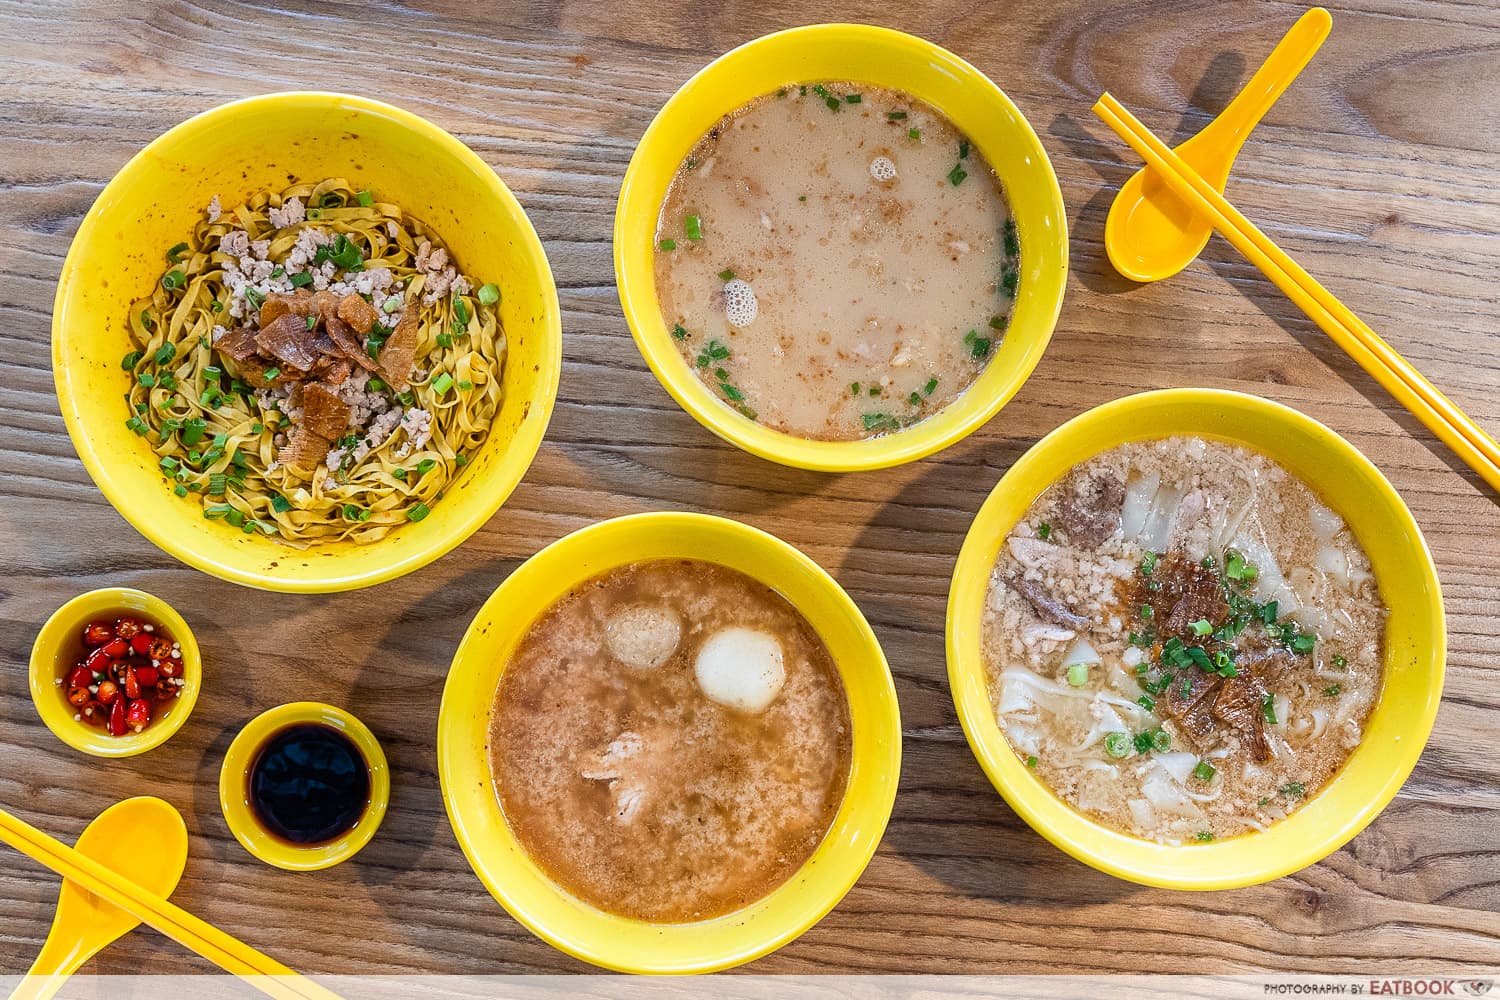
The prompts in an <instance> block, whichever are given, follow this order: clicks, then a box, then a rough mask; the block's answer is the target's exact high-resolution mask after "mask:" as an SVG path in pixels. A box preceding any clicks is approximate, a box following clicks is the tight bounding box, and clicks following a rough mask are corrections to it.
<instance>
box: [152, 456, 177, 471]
mask: <svg viewBox="0 0 1500 1000" xmlns="http://www.w3.org/2000/svg"><path fill="white" fill-rule="evenodd" d="M156 464H157V465H159V466H161V471H163V472H165V473H168V474H170V473H173V472H176V471H177V459H175V458H173V457H172V456H171V455H163V456H162V459H161V461H160V462H157V463H156Z"/></svg>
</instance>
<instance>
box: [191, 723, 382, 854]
mask: <svg viewBox="0 0 1500 1000" xmlns="http://www.w3.org/2000/svg"><path fill="white" fill-rule="evenodd" d="M307 722H311V723H321V724H323V725H325V726H330V727H332V728H334V729H337V730H339V731H340V732H342V733H343V734H344V735H345V736H347V737H349V739H350V740H352V741H353V742H354V745H355V746H356V747H358V748H359V752H360V754H361V755H363V757H364V759H365V763H366V764H367V765H368V766H369V769H370V804H369V805H368V806H367V807H366V808H365V811H364V812H363V813H361V814H360V817H359V821H358V822H357V823H356V824H355V825H354V828H353V829H352V830H350V831H349V832H348V833H346V834H344V835H342V836H340V837H338V838H336V839H334V840H332V841H328V842H326V843H322V844H312V845H309V846H306V847H299V846H296V845H294V844H288V843H285V842H283V841H281V840H279V839H278V838H276V837H274V836H272V835H271V834H270V833H269V832H267V831H266V830H265V828H263V827H262V826H261V825H260V824H259V823H257V822H256V820H255V817H254V815H253V814H252V813H251V811H250V806H249V804H248V803H247V802H246V801H245V793H244V782H245V779H246V777H247V775H248V774H249V771H250V767H251V765H252V764H253V763H254V756H255V754H256V752H257V751H259V750H260V748H261V747H262V746H263V745H264V744H265V742H266V740H268V739H269V738H270V737H271V736H273V735H275V734H276V733H277V732H278V731H279V730H282V729H285V728H287V727H288V726H294V725H297V724H299V723H307ZM390 802H391V771H390V765H389V764H388V763H387V762H386V759H385V751H384V750H383V749H382V748H381V746H380V741H379V740H378V739H376V738H375V734H374V733H372V732H371V731H370V727H369V726H366V725H365V724H364V723H363V722H361V721H360V720H359V719H358V718H356V717H355V716H354V715H353V713H351V712H348V711H346V710H345V709H342V708H339V707H338V706H337V705H328V704H325V703H323V702H318V701H294V702H289V703H288V704H285V705H277V706H276V707H275V708H268V709H266V710H265V711H264V712H262V713H260V714H259V715H257V716H256V717H255V718H253V719H251V720H250V721H249V722H247V723H245V726H244V728H243V729H241V730H240V731H239V732H238V733H236V734H235V737H234V740H233V741H232V742H231V743H230V744H229V749H228V750H226V751H225V753H224V763H223V764H221V765H220V766H219V812H220V813H221V814H222V815H223V817H224V822H225V824H226V825H227V826H228V827H229V832H230V833H232V834H234V839H235V840H237V841H239V842H240V846H241V847H243V848H244V849H245V850H246V851H248V852H249V853H250V855H251V856H252V857H255V858H257V859H259V860H261V861H264V862H265V863H266V864H268V865H271V866H273V867H276V868H280V869H282V870H284V871H292V872H312V871H322V870H323V869H325V868H332V867H333V866H334V865H337V864H342V863H343V862H345V861H348V860H349V859H350V858H352V857H354V856H355V855H356V854H358V853H359V852H360V851H361V850H363V849H364V847H365V845H366V844H368V843H369V842H370V840H371V838H373V837H374V836H375V832H376V831H377V830H379V829H380V824H381V822H382V821H383V820H384V819H385V813H386V809H387V808H388V807H389V806H390Z"/></svg>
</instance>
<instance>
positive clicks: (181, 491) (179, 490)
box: [172, 483, 188, 497]
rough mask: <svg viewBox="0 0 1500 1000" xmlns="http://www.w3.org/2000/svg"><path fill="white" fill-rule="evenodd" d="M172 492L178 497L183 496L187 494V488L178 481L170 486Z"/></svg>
mask: <svg viewBox="0 0 1500 1000" xmlns="http://www.w3.org/2000/svg"><path fill="white" fill-rule="evenodd" d="M172 492H173V493H176V494H177V495H178V496H180V497H185V496H187V495H188V488H187V487H186V486H184V485H182V484H181V483H178V484H177V485H176V486H174V487H172Z"/></svg>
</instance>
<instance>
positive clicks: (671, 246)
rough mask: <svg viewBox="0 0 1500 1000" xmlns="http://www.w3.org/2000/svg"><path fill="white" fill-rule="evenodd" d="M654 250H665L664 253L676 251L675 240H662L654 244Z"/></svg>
mask: <svg viewBox="0 0 1500 1000" xmlns="http://www.w3.org/2000/svg"><path fill="white" fill-rule="evenodd" d="M656 248H657V249H658V250H666V251H672V250H676V249H677V241H676V240H662V241H661V242H660V243H658V244H656Z"/></svg>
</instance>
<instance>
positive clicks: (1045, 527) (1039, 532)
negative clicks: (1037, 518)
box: [1036, 521, 1052, 542]
mask: <svg viewBox="0 0 1500 1000" xmlns="http://www.w3.org/2000/svg"><path fill="white" fill-rule="evenodd" d="M1036 537H1038V538H1040V539H1041V540H1042V541H1044V542H1045V541H1046V540H1047V539H1049V538H1051V537H1052V525H1050V524H1048V523H1047V522H1046V521H1043V522H1042V523H1041V524H1039V525H1037V526H1036Z"/></svg>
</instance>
